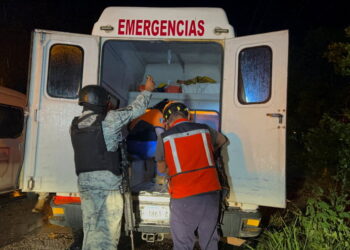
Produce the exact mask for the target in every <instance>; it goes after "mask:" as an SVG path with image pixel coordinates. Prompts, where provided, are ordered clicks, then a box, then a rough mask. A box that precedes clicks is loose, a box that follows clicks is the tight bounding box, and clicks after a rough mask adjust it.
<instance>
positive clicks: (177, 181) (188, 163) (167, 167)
mask: <svg viewBox="0 0 350 250" xmlns="http://www.w3.org/2000/svg"><path fill="white" fill-rule="evenodd" d="M163 116H164V119H165V122H166V126H165V128H166V131H165V132H164V133H162V134H161V136H159V137H158V143H157V149H156V161H157V167H158V171H159V172H163V173H166V174H167V175H168V176H169V193H170V196H171V201H170V229H171V233H172V239H173V243H174V249H175V250H176V249H193V246H194V243H195V240H196V236H195V231H197V232H198V237H199V244H200V247H201V249H210V250H211V249H218V241H219V239H220V237H219V235H218V232H217V223H218V217H219V207H220V190H221V185H220V182H219V178H218V173H217V170H216V166H215V159H214V152H215V151H216V150H218V149H219V148H221V146H222V145H223V144H224V143H225V142H226V137H225V136H224V135H222V134H221V133H219V132H218V131H216V130H214V129H213V128H211V127H209V126H208V125H206V124H200V123H194V122H191V121H190V120H189V118H190V114H189V109H188V108H187V106H186V105H184V104H183V103H180V102H174V101H171V102H169V103H168V104H167V105H166V106H165V107H164V110H163Z"/></svg>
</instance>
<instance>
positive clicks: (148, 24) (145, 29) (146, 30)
mask: <svg viewBox="0 0 350 250" xmlns="http://www.w3.org/2000/svg"><path fill="white" fill-rule="evenodd" d="M150 27H151V21H150V20H145V21H144V22H143V35H145V36H150V35H151V31H150V29H149V28H150Z"/></svg>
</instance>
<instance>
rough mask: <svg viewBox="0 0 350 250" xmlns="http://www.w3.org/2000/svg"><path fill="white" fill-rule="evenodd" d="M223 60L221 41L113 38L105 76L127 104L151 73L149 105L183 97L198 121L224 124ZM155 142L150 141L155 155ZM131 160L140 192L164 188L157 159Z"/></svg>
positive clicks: (105, 56)
mask: <svg viewBox="0 0 350 250" xmlns="http://www.w3.org/2000/svg"><path fill="white" fill-rule="evenodd" d="M222 65H223V48H222V46H221V45H220V44H219V43H215V42H198V41H196V42H180V41H136V40H135V41H130V40H129V41H122V40H107V41H105V43H104V44H103V47H102V60H101V72H100V73H101V77H100V81H101V85H102V86H104V87H105V88H107V89H108V90H109V91H110V92H111V93H112V94H114V95H115V96H116V97H117V98H118V99H119V100H120V107H124V106H126V105H127V104H129V103H131V102H132V101H133V100H134V99H135V98H136V96H137V95H138V94H139V93H140V91H141V90H142V87H143V86H142V85H143V84H144V82H145V80H146V77H147V76H148V75H151V76H152V77H153V79H154V81H155V83H156V90H155V91H154V92H153V94H152V99H151V102H150V104H149V108H151V107H152V106H154V105H155V104H157V103H158V102H160V101H162V100H163V99H169V100H177V101H181V102H183V103H185V104H186V105H187V106H188V107H189V108H190V110H191V117H192V118H191V119H192V120H194V121H196V122H200V123H206V124H208V125H209V126H211V127H213V128H215V129H219V124H220V115H219V112H220V96H221V82H222V67H223V66H222ZM155 143H156V142H151V144H149V147H150V148H149V150H151V151H152V152H151V153H150V154H151V155H152V154H154V151H155ZM143 146H144V144H143ZM130 159H131V161H132V165H131V166H132V174H131V175H132V177H131V185H132V190H133V191H134V192H139V191H159V190H160V189H162V188H161V187H162V186H165V185H160V186H159V185H158V184H159V183H158V184H156V185H155V184H154V183H155V182H157V178H156V177H157V173H156V172H157V171H156V163H155V160H154V158H152V157H151V158H147V159H140V158H139V157H134V156H132V155H131V156H130ZM159 175H160V174H159V173H158V177H159ZM161 183H162V181H161ZM161 183H160V184H161ZM162 191H164V189H162V190H161V192H162Z"/></svg>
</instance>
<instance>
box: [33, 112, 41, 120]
mask: <svg viewBox="0 0 350 250" xmlns="http://www.w3.org/2000/svg"><path fill="white" fill-rule="evenodd" d="M39 119H40V112H39V109H35V110H34V121H36V122H39Z"/></svg>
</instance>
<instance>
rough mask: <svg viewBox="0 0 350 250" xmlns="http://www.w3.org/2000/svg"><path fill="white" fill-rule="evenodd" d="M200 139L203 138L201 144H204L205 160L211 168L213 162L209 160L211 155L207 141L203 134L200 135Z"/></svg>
mask: <svg viewBox="0 0 350 250" xmlns="http://www.w3.org/2000/svg"><path fill="white" fill-rule="evenodd" d="M202 138H203V144H204V148H205V154H206V155H207V160H208V163H209V166H213V165H214V164H213V160H212V159H211V154H210V151H209V145H208V140H207V136H206V134H205V133H202Z"/></svg>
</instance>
